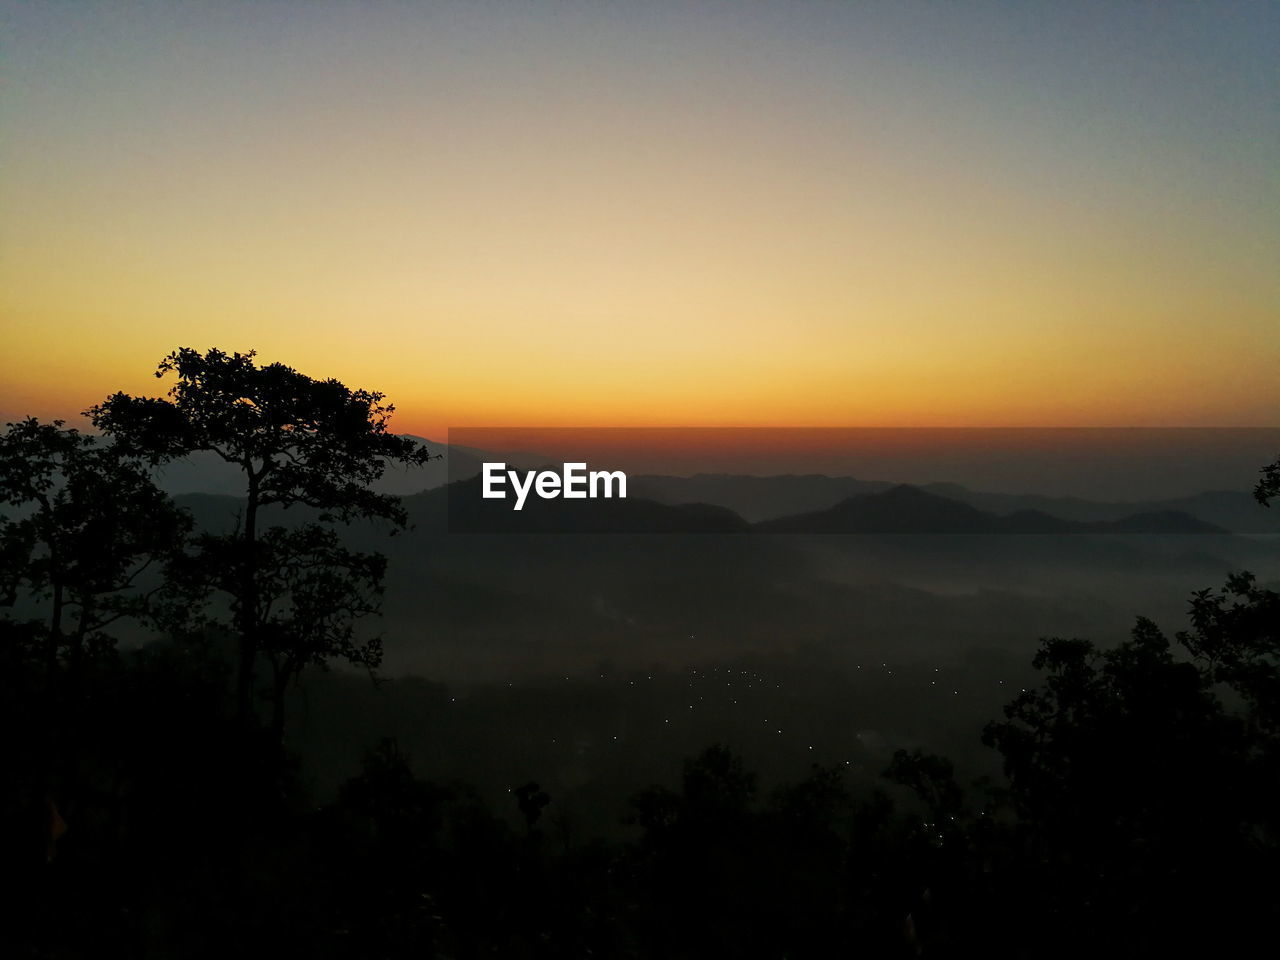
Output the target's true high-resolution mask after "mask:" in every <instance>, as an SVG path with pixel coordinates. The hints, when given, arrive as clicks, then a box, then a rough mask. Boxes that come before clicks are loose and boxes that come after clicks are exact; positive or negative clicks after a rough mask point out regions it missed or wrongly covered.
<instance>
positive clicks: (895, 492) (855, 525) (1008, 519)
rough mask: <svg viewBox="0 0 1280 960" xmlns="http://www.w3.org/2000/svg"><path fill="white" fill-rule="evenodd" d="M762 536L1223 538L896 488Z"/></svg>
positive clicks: (1154, 519)
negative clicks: (998, 509)
mask: <svg viewBox="0 0 1280 960" xmlns="http://www.w3.org/2000/svg"><path fill="white" fill-rule="evenodd" d="M754 529H756V530H758V531H760V532H765V533H845V534H849V533H861V534H867V533H872V534H901V533H931V534H1069V533H1070V534H1076V533H1112V534H1117V533H1130V534H1152V533H1180V534H1190V533H1223V532H1225V531H1223V530H1222V528H1221V527H1216V526H1214V525H1213V524H1210V523H1205V522H1204V521H1202V520H1197V519H1196V518H1194V517H1190V516H1187V515H1186V514H1183V513H1175V512H1171V511H1165V512H1159V513H1144V514H1137V515H1134V516H1129V517H1125V518H1122V519H1120V520H1114V521H1100V522H1092V523H1082V522H1077V521H1072V520H1063V519H1061V518H1059V517H1054V516H1050V515H1049V514H1047V513H1044V512H1043V511H1039V510H1022V511H1019V512H1017V513H1013V514H1010V515H1008V516H999V515H997V514H994V513H989V512H987V511H985V510H979V509H978V508H977V507H973V506H970V505H969V504H967V503H961V502H959V501H958V500H952V499H950V498H947V497H940V496H938V495H936V494H933V493H927V492H926V491H924V490H921V489H920V488H918V487H913V486H909V485H907V484H900V485H899V486H896V487H893V488H891V489H889V490H886V491H884V492H883V493H867V494H861V495H859V496H854V497H849V498H848V499H846V500H842V501H841V502H840V503H837V504H836V505H835V506H834V507H830V508H829V509H827V510H818V511H814V512H811V513H805V514H800V515H798V516H794V517H780V518H778V519H776V520H765V521H762V522H760V523H757V524H755V527H754Z"/></svg>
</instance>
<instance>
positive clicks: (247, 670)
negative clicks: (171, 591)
mask: <svg viewBox="0 0 1280 960" xmlns="http://www.w3.org/2000/svg"><path fill="white" fill-rule="evenodd" d="M247 466H248V471H249V499H248V502H247V503H246V504H245V511H244V539H243V543H242V544H241V557H240V663H239V669H238V671H237V673H236V716H237V717H238V718H239V719H240V722H241V723H244V724H248V723H249V722H250V720H251V719H252V718H253V681H254V666H255V665H256V662H257V659H258V642H257V641H258V637H257V633H258V579H257V570H256V564H257V557H256V553H257V550H256V549H255V548H256V546H257V540H258V474H257V473H255V472H254V471H253V467H252V464H249V465H247Z"/></svg>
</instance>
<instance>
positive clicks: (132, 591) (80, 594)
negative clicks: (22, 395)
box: [0, 418, 191, 687]
mask: <svg viewBox="0 0 1280 960" xmlns="http://www.w3.org/2000/svg"><path fill="white" fill-rule="evenodd" d="M0 503H4V504H6V505H8V506H9V507H12V508H15V513H14V515H13V516H2V517H0V596H3V599H4V600H5V602H6V605H8V606H10V607H11V606H12V605H13V604H14V602H15V601H16V600H17V598H18V597H19V595H26V596H28V597H29V598H35V599H39V600H42V601H43V602H44V603H45V604H46V606H45V610H46V615H45V617H44V619H43V621H42V623H41V626H40V629H39V631H38V632H39V633H40V634H41V635H42V637H43V647H44V651H43V657H44V662H45V670H46V682H47V684H48V685H49V686H50V687H52V685H53V682H54V675H55V672H56V669H57V666H58V662H59V658H60V657H63V656H65V658H66V660H67V662H68V664H69V667H70V673H71V676H72V677H73V679H74V677H75V675H76V673H77V671H78V668H79V665H80V662H81V660H82V658H83V656H84V655H85V653H86V651H88V650H89V649H90V648H92V647H97V648H101V647H103V646H105V645H110V644H111V643H112V642H113V641H112V640H111V638H109V637H108V636H107V635H106V634H105V633H104V631H105V630H106V629H107V628H108V627H109V626H111V625H112V624H114V623H116V622H117V621H119V620H121V619H123V618H126V617H134V618H140V617H144V616H146V615H147V614H148V612H149V610H150V607H149V603H148V601H149V598H150V596H151V595H152V594H153V593H154V592H155V590H156V589H157V588H158V587H159V586H160V584H161V580H160V579H159V578H158V577H152V578H151V580H149V581H146V582H145V584H144V580H145V578H146V577H147V574H148V571H151V570H155V571H156V572H158V570H156V568H158V567H159V566H161V565H162V564H163V563H164V561H165V560H166V559H167V558H170V557H172V556H174V555H175V554H176V553H177V552H178V551H179V550H180V549H181V547H182V543H183V540H184V538H185V537H186V535H187V533H188V531H189V530H190V526H191V521H190V518H189V517H188V516H187V515H186V514H185V513H184V512H183V511H181V510H179V509H178V508H177V507H176V506H175V505H174V504H173V502H172V501H171V500H170V499H169V497H168V496H167V495H165V494H164V493H163V492H162V491H160V490H159V489H158V488H157V487H156V486H155V484H154V483H153V482H152V480H151V477H150V475H149V474H148V472H147V470H146V469H145V468H144V466H143V465H142V464H141V463H139V462H138V461H137V460H136V459H134V458H131V457H129V456H128V455H127V454H126V453H124V452H123V451H121V450H120V449H119V448H117V447H113V446H110V445H108V444H104V443H102V442H100V441H96V440H95V439H94V438H92V437H87V436H85V435H83V434H81V433H80V432H79V431H77V430H74V429H64V428H63V423H62V421H54V422H53V423H41V422H39V421H38V420H36V419H34V418H30V419H27V420H24V421H21V422H20V423H11V424H8V425H7V429H6V431H5V433H4V434H2V435H0ZM144 586H145V587H146V589H142V588H143V587H144Z"/></svg>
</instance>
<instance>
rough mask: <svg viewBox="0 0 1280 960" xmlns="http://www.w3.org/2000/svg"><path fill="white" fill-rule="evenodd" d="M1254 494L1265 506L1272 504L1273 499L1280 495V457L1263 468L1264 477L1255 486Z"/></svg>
mask: <svg viewBox="0 0 1280 960" xmlns="http://www.w3.org/2000/svg"><path fill="white" fill-rule="evenodd" d="M1253 496H1254V498H1255V499H1257V501H1258V502H1259V503H1260V504H1262V505H1263V506H1264V507H1269V506H1271V501H1272V500H1274V499H1275V498H1276V497H1280V457H1277V458H1276V460H1275V462H1273V463H1269V464H1267V465H1266V466H1265V467H1263V468H1262V477H1261V478H1260V479H1259V480H1258V484H1257V486H1255V487H1254V488H1253Z"/></svg>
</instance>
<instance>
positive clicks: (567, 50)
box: [0, 0, 1280, 437]
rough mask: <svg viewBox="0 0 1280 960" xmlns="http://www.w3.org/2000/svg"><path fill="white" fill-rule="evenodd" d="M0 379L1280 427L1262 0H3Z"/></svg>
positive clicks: (581, 418)
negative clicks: (318, 384)
mask: <svg viewBox="0 0 1280 960" xmlns="http://www.w3.org/2000/svg"><path fill="white" fill-rule="evenodd" d="M0 10H2V11H3V19H2V20H0V30H2V38H3V57H2V61H0V62H2V64H3V66H2V67H0V70H2V73H0V81H2V82H0V163H2V164H3V175H2V176H0V318H2V321H0V322H2V334H0V336H2V339H0V346H2V348H0V417H3V418H4V419H13V418H15V417H21V416H26V415H30V414H34V415H39V416H43V417H52V416H63V417H72V418H74V417H75V416H76V414H77V413H78V412H79V411H81V410H83V409H84V408H86V407H87V406H89V405H90V404H92V403H95V402H97V401H99V400H100V399H102V398H103V397H104V396H105V395H107V394H108V393H110V392H114V391H116V390H126V391H128V392H134V393H156V392H157V391H160V390H163V389H164V387H163V385H162V384H158V383H157V381H156V380H155V379H154V378H153V377H152V372H153V371H154V369H155V364H156V363H157V362H158V361H159V360H160V359H161V357H163V356H164V355H165V354H166V353H168V352H169V351H170V350H172V349H174V348H176V347H179V346H192V347H196V348H200V349H204V348H208V347H215V346H216V347H219V348H221V349H224V350H228V351H231V350H241V351H243V350H248V349H256V350H257V351H258V353H259V356H260V357H261V358H262V359H263V360H264V361H282V362H285V363H287V364H289V365H291V366H294V367H296V368H298V369H300V370H302V371H303V372H305V373H308V374H310V375H312V376H316V377H331V376H332V377H337V378H338V379H340V380H342V381H343V382H345V383H347V384H348V385H350V386H353V387H364V388H369V389H376V390H381V391H383V392H385V393H386V394H387V395H388V396H389V398H390V399H391V400H392V401H393V402H394V403H395V404H396V407H397V414H396V417H395V419H394V420H393V423H392V425H393V428H395V429H397V430H400V431H403V432H412V433H417V434H420V435H426V436H436V437H439V436H442V435H443V434H444V432H445V430H446V429H447V428H449V427H451V426H452V427H460V426H485V425H490V426H520V425H523V426H675V425H679V426H691V425H697V426H815V427H822V426H845V427H865V426H893V427H901V426H1168V425H1178V426H1276V425H1280V416H1277V414H1278V413H1280V377H1278V376H1277V373H1278V372H1280V365H1278V361H1280V269H1277V266H1278V265H1280V190H1278V189H1277V173H1278V171H1280V56H1277V53H1278V52H1280V5H1277V4H1270V3H1223V4H1217V3H1178V2H1164V3H1088V2H1082V3H1071V4H1062V3H1038V2H1026V3H1002V4H995V3H981V2H974V3H948V4H942V3H933V4H921V3H912V2H906V3H857V2H839V3H837V2H786V3H761V2H750V0H748V2H721V3H708V2H696V0H692V2H688V0H686V2H671V3H666V2H645V3H640V2H617V0H613V2H592V3H569V2H555V0H546V2H537V3H529V2H520V3H500V2H476V3H465V4H464V3H458V4H451V3H426V2H424V3H410V2H401V3H380V2H372V3H362V4H355V3H341V4H340V3H325V2H322V0H321V2H306V3H293V2H285V0H277V2H272V3H266V4H261V3H248V2H223V3H203V4H197V3H163V4H160V3H157V4H151V3H129V2H115V3H93V2H75V3H54V2H48V3H13V2H11V0H3V2H0Z"/></svg>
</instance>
